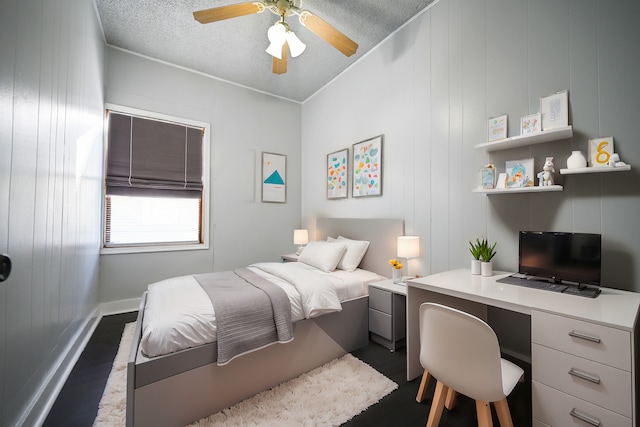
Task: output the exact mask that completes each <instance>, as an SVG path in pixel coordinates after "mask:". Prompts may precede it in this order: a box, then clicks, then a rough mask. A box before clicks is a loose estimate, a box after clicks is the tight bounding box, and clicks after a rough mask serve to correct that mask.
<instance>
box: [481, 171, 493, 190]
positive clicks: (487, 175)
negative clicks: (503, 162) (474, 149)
mask: <svg viewBox="0 0 640 427" xmlns="http://www.w3.org/2000/svg"><path fill="white" fill-rule="evenodd" d="M495 185H496V168H495V166H493V165H487V166H485V167H483V168H482V169H480V187H482V188H484V189H485V190H491V189H493V188H494V187H495Z"/></svg>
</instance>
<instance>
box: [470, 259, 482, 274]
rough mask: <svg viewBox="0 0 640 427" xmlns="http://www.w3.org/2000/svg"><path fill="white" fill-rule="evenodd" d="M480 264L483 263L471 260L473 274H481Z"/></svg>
mask: <svg viewBox="0 0 640 427" xmlns="http://www.w3.org/2000/svg"><path fill="white" fill-rule="evenodd" d="M480 264H482V261H480V260H479V259H472V260H471V274H480Z"/></svg>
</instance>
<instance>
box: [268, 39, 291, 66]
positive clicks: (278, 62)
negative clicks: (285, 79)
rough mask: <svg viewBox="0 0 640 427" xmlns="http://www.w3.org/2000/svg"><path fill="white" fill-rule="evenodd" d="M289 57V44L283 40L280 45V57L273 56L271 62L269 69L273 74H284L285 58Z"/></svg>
mask: <svg viewBox="0 0 640 427" xmlns="http://www.w3.org/2000/svg"><path fill="white" fill-rule="evenodd" d="M288 57H289V44H288V43H287V42H284V44H283V45H282V59H278V58H276V57H275V56H274V57H273V60H272V62H271V71H273V73H274V74H284V73H286V72H287V58H288Z"/></svg>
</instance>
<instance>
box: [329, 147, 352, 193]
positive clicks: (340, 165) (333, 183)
mask: <svg viewBox="0 0 640 427" xmlns="http://www.w3.org/2000/svg"><path fill="white" fill-rule="evenodd" d="M348 182H349V149H348V148H345V149H343V150H340V151H335V152H333V153H330V154H327V199H344V198H346V197H347V189H348V185H347V184H348Z"/></svg>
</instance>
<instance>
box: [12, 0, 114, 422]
mask: <svg viewBox="0 0 640 427" xmlns="http://www.w3.org/2000/svg"><path fill="white" fill-rule="evenodd" d="M7 3H11V4H10V5H7V7H4V5H3V14H2V21H0V23H1V24H2V25H0V26H1V27H2V29H1V30H0V31H1V32H2V47H1V49H2V50H1V51H0V52H1V54H0V58H1V60H0V63H1V64H2V65H1V66H0V67H2V68H0V70H1V73H0V76H1V79H2V83H1V86H0V87H1V88H2V89H1V90H2V104H0V105H1V106H0V110H1V112H2V114H1V115H2V118H1V119H0V120H2V125H1V126H0V128H1V129H2V130H1V131H0V132H2V135H1V136H0V140H1V141H2V142H0V144H2V147H1V148H2V151H3V152H4V154H3V155H2V156H1V160H0V169H1V172H0V173H1V174H2V177H1V178H2V180H1V183H0V251H1V252H8V253H9V254H10V255H11V256H12V259H13V272H12V274H11V276H10V277H9V279H8V280H7V281H6V282H3V283H2V284H0V316H2V319H1V320H2V321H1V322H0V324H1V325H2V330H1V332H0V354H1V356H0V372H2V375H1V379H0V397H1V398H0V402H1V403H0V424H1V425H7V426H10V425H14V424H16V423H17V424H21V423H23V422H24V423H25V424H27V425H31V424H33V423H34V422H35V418H33V417H37V416H39V414H40V412H38V411H42V410H43V409H44V406H45V405H46V399H48V398H49V397H50V396H46V395H45V396H41V395H40V394H39V393H41V392H42V390H43V387H44V386H46V385H47V384H46V382H47V381H48V380H49V379H50V378H51V375H54V376H55V374H56V373H55V369H56V368H57V367H58V363H59V361H60V360H61V358H63V357H65V356H66V355H67V350H68V347H69V346H70V345H72V343H73V339H74V338H75V336H76V335H77V334H78V331H79V329H80V328H81V327H82V326H83V325H84V324H85V323H86V322H87V321H88V320H89V317H90V315H91V313H92V312H93V311H94V310H95V308H96V307H97V289H98V281H97V278H98V277H97V274H96V273H95V269H96V266H97V261H98V250H99V236H100V234H99V224H100V212H101V210H100V205H99V200H100V199H99V197H96V195H98V196H99V194H100V190H101V184H100V182H99V181H97V180H95V179H93V180H92V179H89V178H87V177H85V176H79V175H77V174H76V166H77V163H76V160H77V157H76V154H75V153H76V151H77V150H78V148H79V146H80V144H81V143H87V144H95V143H96V142H97V143H98V144H100V143H101V141H102V105H103V96H102V78H103V73H102V68H103V62H102V61H103V60H102V56H103V52H102V50H103V45H102V39H101V35H100V32H99V27H98V22H97V18H96V14H95V10H94V8H93V4H92V3H91V2H90V1H86V0H66V1H61V2H48V1H44V0H40V1H28V2H7ZM90 130H92V132H89V131H90ZM87 135H90V137H88V136H87ZM99 146H100V145H98V147H99ZM87 160H88V161H89V162H90V163H91V167H92V168H97V169H98V171H97V173H98V174H99V175H101V169H102V152H101V150H97V151H95V150H94V151H93V152H91V154H90V155H89V157H88V158H87ZM81 236H87V237H86V238H84V239H83V238H82V237H81ZM80 247H82V252H80V250H79V248H80ZM34 408H35V410H34V411H32V409H34Z"/></svg>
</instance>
